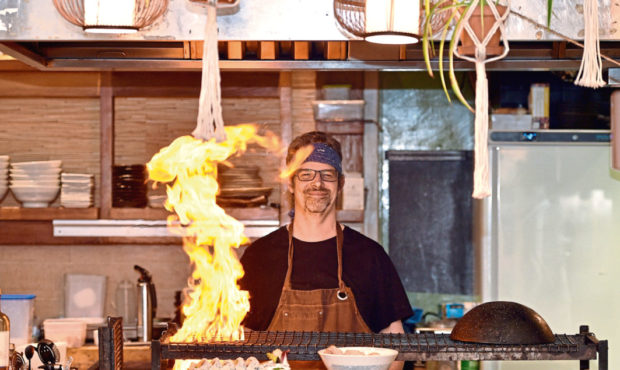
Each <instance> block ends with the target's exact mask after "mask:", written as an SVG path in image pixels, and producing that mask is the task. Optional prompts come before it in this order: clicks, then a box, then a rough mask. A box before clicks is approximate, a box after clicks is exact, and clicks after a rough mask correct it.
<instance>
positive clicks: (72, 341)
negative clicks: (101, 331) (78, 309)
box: [43, 318, 86, 348]
mask: <svg viewBox="0 0 620 370" xmlns="http://www.w3.org/2000/svg"><path fill="white" fill-rule="evenodd" d="M43 331H44V333H45V338H46V339H49V340H51V341H52V342H54V343H56V342H64V343H67V347H69V348H76V347H81V346H83V345H84V342H85V341H86V321H83V320H76V319H71V318H67V319H47V320H45V321H43Z"/></svg>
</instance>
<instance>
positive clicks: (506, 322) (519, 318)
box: [450, 301, 555, 344]
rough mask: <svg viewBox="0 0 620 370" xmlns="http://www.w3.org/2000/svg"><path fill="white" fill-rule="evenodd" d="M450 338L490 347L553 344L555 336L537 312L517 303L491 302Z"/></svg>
mask: <svg viewBox="0 0 620 370" xmlns="http://www.w3.org/2000/svg"><path fill="white" fill-rule="evenodd" d="M450 339H452V340H459V341H463V342H473V343H490V344H544V343H553V342H554V341H555V336H554V335H553V332H552V331H551V328H549V325H547V323H546V322H545V320H544V319H543V318H542V317H541V316H540V315H539V314H538V313H536V312H535V311H534V310H532V309H531V308H529V307H526V306H524V305H522V304H519V303H515V302H504V301H496V302H488V303H483V304H481V305H479V306H476V307H474V308H473V309H472V310H471V311H469V312H468V313H466V314H465V315H464V316H463V317H462V318H461V319H460V320H459V321H458V322H457V324H456V325H455V326H454V329H452V333H451V334H450Z"/></svg>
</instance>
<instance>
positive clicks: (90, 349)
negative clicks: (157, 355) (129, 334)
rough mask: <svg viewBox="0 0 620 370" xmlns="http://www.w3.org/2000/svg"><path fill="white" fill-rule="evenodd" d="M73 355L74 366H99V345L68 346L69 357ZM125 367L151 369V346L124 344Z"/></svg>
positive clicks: (80, 367) (128, 369) (129, 369)
mask: <svg viewBox="0 0 620 370" xmlns="http://www.w3.org/2000/svg"><path fill="white" fill-rule="evenodd" d="M69 356H71V357H73V362H72V363H71V366H72V367H75V368H78V369H91V368H98V366H97V363H98V361H99V347H97V346H95V345H93V344H91V345H85V346H82V347H78V348H67V357H69ZM123 365H124V366H123V369H127V370H131V369H150V368H151V346H150V345H135V346H134V345H129V346H123Z"/></svg>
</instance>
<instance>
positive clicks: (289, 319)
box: [267, 223, 371, 333]
mask: <svg viewBox="0 0 620 370" xmlns="http://www.w3.org/2000/svg"><path fill="white" fill-rule="evenodd" d="M336 230H337V232H336V244H337V246H338V247H337V250H338V287H337V288H333V289H314V290H294V289H292V288H291V274H292V270H293V224H292V223H291V224H290V226H289V234H288V240H289V242H288V269H287V270H286V278H285V279H284V286H283V287H282V295H281V296H280V301H279V302H278V306H277V308H276V312H275V314H274V315H273V319H271V323H270V324H269V328H268V329H267V330H269V331H277V330H280V331H282V330H294V331H318V332H329V331H332V332H349V333H355V332H357V333H370V332H371V330H370V328H369V327H368V325H366V322H365V321H364V319H363V318H362V315H361V314H360V312H359V310H358V309H357V305H356V304H355V297H354V296H353V291H352V290H351V288H349V287H348V286H345V285H344V282H343V281H342V238H343V236H342V228H341V227H340V224H338V223H337V224H336Z"/></svg>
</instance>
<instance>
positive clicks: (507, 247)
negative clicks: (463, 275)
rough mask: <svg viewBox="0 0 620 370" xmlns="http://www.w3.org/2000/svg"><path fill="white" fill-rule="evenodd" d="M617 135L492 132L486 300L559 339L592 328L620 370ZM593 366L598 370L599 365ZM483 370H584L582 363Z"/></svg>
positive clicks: (484, 244) (484, 253)
mask: <svg viewBox="0 0 620 370" xmlns="http://www.w3.org/2000/svg"><path fill="white" fill-rule="evenodd" d="M609 136H610V135H609V131H574V132H571V131H559V130H558V131H553V130H548V131H533V132H499V131H496V132H491V134H490V141H489V148H490V157H491V173H492V174H491V179H492V180H491V181H492V189H493V195H492V196H491V197H490V198H488V199H487V200H485V201H484V202H483V207H482V209H483V211H482V220H483V221H482V228H481V235H482V238H481V244H480V245H481V248H480V249H479V251H480V256H479V261H480V262H481V269H480V270H481V272H482V273H481V276H480V278H481V280H480V285H481V286H480V288H481V292H482V299H483V301H493V300H506V301H515V302H519V303H522V304H524V305H526V306H528V307H530V308H532V309H534V310H535V311H536V312H538V313H539V314H540V315H541V316H542V317H543V318H544V319H545V320H546V321H547V323H548V324H549V326H550V327H551V329H552V330H553V332H554V333H566V334H577V333H578V332H579V326H580V325H585V324H587V325H589V327H590V330H591V331H592V332H594V333H595V334H596V335H597V337H598V338H599V339H608V340H609V368H610V369H616V368H617V369H620V351H619V350H618V349H619V348H620V174H618V173H617V172H614V171H613V170H611V169H610V144H609ZM597 366H598V365H597V363H596V362H595V361H592V362H591V369H596V368H597ZM483 367H484V369H502V370H508V369H541V370H542V369H578V368H579V364H578V362H577V361H553V362H547V361H513V362H488V363H485V364H483Z"/></svg>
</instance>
